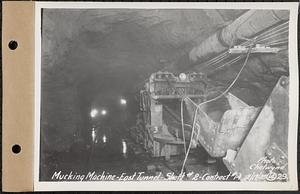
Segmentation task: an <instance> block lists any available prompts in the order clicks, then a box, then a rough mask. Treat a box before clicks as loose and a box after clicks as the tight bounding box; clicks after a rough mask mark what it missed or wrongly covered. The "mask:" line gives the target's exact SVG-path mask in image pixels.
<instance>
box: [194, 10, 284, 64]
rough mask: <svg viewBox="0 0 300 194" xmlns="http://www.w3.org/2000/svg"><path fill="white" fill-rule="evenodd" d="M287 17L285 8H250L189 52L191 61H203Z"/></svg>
mask: <svg viewBox="0 0 300 194" xmlns="http://www.w3.org/2000/svg"><path fill="white" fill-rule="evenodd" d="M288 19H289V11H286V10H250V11H247V12H246V13H244V14H243V15H242V16H240V17H239V18H237V19H236V20H235V21H233V22H232V23H231V24H229V25H228V26H226V27H224V28H223V29H221V30H219V31H218V32H216V33H215V34H213V35H211V36H210V37H209V38H207V39H206V40H204V41H202V42H201V43H200V44H199V45H197V46H195V47H194V48H193V49H192V50H191V51H190V52H189V60H190V62H191V63H196V62H203V61H205V60H206V59H207V58H209V57H212V56H213V55H216V54H219V53H221V52H223V51H225V50H227V49H228V48H229V47H230V46H232V45H233V44H234V43H236V41H237V40H240V39H243V38H250V37H253V36H255V35H256V34H258V33H260V32H262V31H263V30H265V29H267V28H269V27H271V26H273V25H275V24H277V23H279V22H282V21H286V20H288Z"/></svg>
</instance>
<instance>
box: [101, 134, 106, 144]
mask: <svg viewBox="0 0 300 194" xmlns="http://www.w3.org/2000/svg"><path fill="white" fill-rule="evenodd" d="M102 140H103V143H106V140H107V138H106V135H103V137H102Z"/></svg>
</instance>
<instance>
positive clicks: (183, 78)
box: [179, 73, 186, 81]
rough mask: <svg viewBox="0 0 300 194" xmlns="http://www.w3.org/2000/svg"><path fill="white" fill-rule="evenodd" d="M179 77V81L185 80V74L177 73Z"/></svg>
mask: <svg viewBox="0 0 300 194" xmlns="http://www.w3.org/2000/svg"><path fill="white" fill-rule="evenodd" d="M179 79H180V80H181V81H184V80H186V74H185V73H181V74H179Z"/></svg>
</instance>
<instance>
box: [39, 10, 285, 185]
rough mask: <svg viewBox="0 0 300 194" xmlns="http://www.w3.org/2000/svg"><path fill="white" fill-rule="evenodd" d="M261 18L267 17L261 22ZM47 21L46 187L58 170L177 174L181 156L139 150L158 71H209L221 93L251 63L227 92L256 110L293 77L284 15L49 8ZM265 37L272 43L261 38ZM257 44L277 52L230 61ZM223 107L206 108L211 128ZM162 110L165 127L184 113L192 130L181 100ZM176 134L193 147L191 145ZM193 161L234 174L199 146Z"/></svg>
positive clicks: (44, 64)
mask: <svg viewBox="0 0 300 194" xmlns="http://www.w3.org/2000/svg"><path fill="white" fill-rule="evenodd" d="M259 17H268V18H269V20H266V21H265V23H263V22H264V21H259V20H258V19H257V18H259ZM42 18H43V20H42V21H43V22H42V29H41V33H42V62H41V64H42V65H41V138H40V142H41V155H40V160H41V164H40V165H41V166H40V168H41V169H44V170H41V174H40V179H41V180H44V181H47V180H51V177H52V175H53V172H55V171H57V170H58V169H62V171H64V172H68V171H72V172H73V173H74V172H75V171H76V173H80V172H81V173H83V172H87V171H91V172H93V171H96V172H102V171H109V172H111V173H120V172H128V173H130V172H134V171H136V170H137V171H140V172H145V173H149V174H151V173H154V174H155V171H156V170H157V169H160V170H161V171H165V172H174V173H175V174H178V173H180V170H181V165H182V163H183V161H184V159H185V154H184V152H183V151H178V154H174V156H170V158H167V160H166V158H165V157H153V153H152V154H151V153H149V151H147V150H146V149H145V145H142V144H143V143H145V139H143V137H140V136H142V135H141V134H143V132H141V131H140V129H139V128H138V127H139V125H143V126H142V128H145V126H146V124H145V121H144V120H143V119H142V116H143V115H142V111H143V110H142V109H141V103H142V100H141V96H140V95H141V91H144V90H145V85H146V84H147V83H148V82H149V79H150V78H151V76H152V75H153V74H154V73H157V72H163V73H166V74H167V73H172V75H174V76H177V77H178V76H181V75H182V76H185V75H190V74H192V73H195V74H197V75H198V74H201V75H202V74H203V75H205V76H204V77H205V80H209V84H210V85H212V86H213V88H218V90H220V91H224V90H225V89H226V87H227V86H229V85H230V84H231V83H232V81H233V80H234V79H235V77H236V75H237V74H238V72H239V71H240V69H241V67H242V65H243V64H244V61H245V59H246V58H247V66H245V68H244V71H243V72H242V73H241V74H240V77H239V79H238V80H237V81H236V84H235V85H234V86H233V87H232V88H231V90H230V92H231V94H232V95H235V96H236V97H238V98H239V99H241V100H242V101H243V102H245V103H246V104H248V105H249V106H254V107H261V106H263V105H264V104H265V102H266V100H267V99H268V97H269V95H270V93H271V92H272V90H273V88H274V87H275V85H276V83H277V81H278V79H279V78H280V77H281V76H288V74H289V73H288V52H287V48H288V44H287V40H286V36H287V33H286V30H285V29H284V27H286V26H284V25H285V24H286V22H287V21H288V13H287V11H281V10H279V11H277V12H275V11H273V10H272V11H270V10H266V11H257V10H231V9H224V10H221V9H220V10H215V9H207V10H205V9H201V10H197V9H145V10H143V9H103V10H99V9H88V10H81V9H68V10H66V9H43V11H42ZM251 20H252V21H251ZM249 21H250V22H249ZM247 22H248V23H247ZM260 22H261V23H260ZM255 25H256V26H255ZM231 31H233V32H235V33H236V34H234V33H233V32H232V34H231ZM264 33H265V34H266V33H269V36H270V37H271V36H272V37H273V39H272V37H271V38H270V39H268V40H266V41H264V40H265V39H266V36H265V35H264ZM276 33H278V35H277V34H276ZM280 33H281V34H280ZM275 35H276V36H275ZM260 36H261V38H260ZM253 37H258V40H259V41H261V42H258V43H260V44H263V45H264V44H265V45H267V46H271V47H274V48H275V47H276V48H279V52H276V54H273V53H266V54H251V55H250V56H249V58H248V57H246V54H244V55H243V57H241V58H232V55H230V56H229V55H228V53H227V50H228V49H229V48H231V47H233V46H234V45H243V44H245V45H247V44H248V43H247V41H249V40H248V39H250V38H253ZM247 38H248V39H247ZM259 38H260V39H259ZM245 42H246V43H245ZM248 45H249V44H248ZM226 57H227V58H226ZM234 57H235V56H234ZM224 64H225V65H224ZM216 66H217V67H216ZM182 73H183V74H182ZM172 75H170V76H172ZM194 89H195V90H196V89H197V88H194ZM226 102H227V101H226ZM226 102H225V101H224V102H223V101H222V100H219V101H218V102H216V103H215V104H214V105H213V106H211V107H209V106H208V108H207V111H209V112H210V113H211V115H210V116H211V117H212V118H213V119H212V120H213V121H217V120H218V119H217V118H218V117H219V116H218V115H217V114H219V113H216V111H215V110H218V111H219V110H220V109H222V111H223V112H224V111H226V110H227V109H228V107H226V106H227V105H224V103H225V104H226ZM160 103H162V104H163V106H164V107H163V114H164V115H167V116H165V117H168V118H165V117H164V118H165V119H166V120H167V121H168V122H167V121H164V124H163V126H164V125H165V126H168V127H169V128H172V127H173V128H176V126H178V128H179V129H180V130H181V126H180V123H181V119H182V118H181V117H180V111H182V112H181V113H182V114H183V113H184V115H185V116H186V117H187V115H188V116H190V117H189V118H187V119H186V122H189V123H190V124H192V117H193V115H192V114H189V113H188V112H189V111H191V109H189V108H188V107H186V108H185V109H184V110H180V108H181V107H180V100H178V99H177V100H176V99H175V100H174V99H172V100H169V101H168V100H166V99H163V100H161V101H160ZM187 104H188V103H187ZM186 106H187V105H186ZM223 106H224V108H220V107H223ZM193 111H195V110H193ZM174 112H175V113H174ZM173 120H174V122H177V123H176V124H172V122H173ZM219 120H220V119H219ZM155 130H156V129H155ZM162 130H164V129H163V127H162ZM170 133H171V132H170ZM174 133H175V132H174ZM183 135H186V137H189V136H190V135H191V133H190V132H189V133H186V134H183ZM178 137H179V138H183V139H184V141H186V146H188V145H189V144H188V142H189V141H190V139H189V138H187V139H185V138H184V137H182V135H181V134H179V135H178ZM180 149H183V148H182V146H181V148H180ZM189 158H190V159H189V161H187V163H191V165H190V166H189V167H190V168H191V169H195V168H196V169H197V170H203V169H204V170H206V171H208V172H214V173H215V172H219V173H220V174H222V173H228V169H227V168H226V166H225V165H224V164H223V163H222V161H221V160H219V159H215V158H213V157H211V156H209V154H208V153H207V150H205V149H204V148H203V146H200V145H198V146H195V149H194V148H193V150H192V151H191V154H190V156H189ZM192 163H193V164H194V163H195V165H192Z"/></svg>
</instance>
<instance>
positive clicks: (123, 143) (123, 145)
mask: <svg viewBox="0 0 300 194" xmlns="http://www.w3.org/2000/svg"><path fill="white" fill-rule="evenodd" d="M122 148H123V149H122V153H123V154H126V153H127V144H126V142H125V141H124V140H122Z"/></svg>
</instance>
